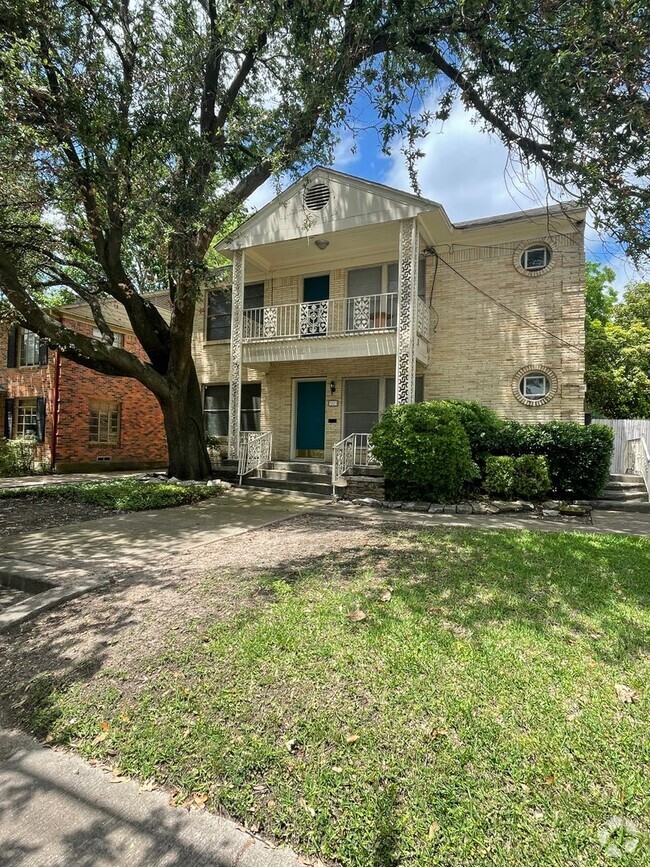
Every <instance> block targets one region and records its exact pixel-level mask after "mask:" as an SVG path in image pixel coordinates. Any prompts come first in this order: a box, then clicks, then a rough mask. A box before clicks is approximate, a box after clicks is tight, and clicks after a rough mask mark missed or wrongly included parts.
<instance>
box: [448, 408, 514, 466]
mask: <svg viewBox="0 0 650 867" xmlns="http://www.w3.org/2000/svg"><path fill="white" fill-rule="evenodd" d="M445 403H446V404H447V405H448V406H450V407H451V408H452V409H453V410H454V412H455V413H456V417H457V418H458V421H459V422H460V423H461V424H462V426H463V428H464V429H465V433H466V434H467V436H468V438H469V445H470V448H471V450H472V459H473V460H474V461H475V462H476V463H477V464H478V467H479V470H480V471H481V473H483V472H484V470H485V462H486V459H487V457H488V456H489V455H494V454H498V453H499V451H500V449H501V435H502V431H503V426H504V422H503V419H501V418H499V416H498V415H497V414H496V413H495V412H493V410H491V409H488V408H487V407H486V406H483V405H482V404H480V403H475V402H474V401H471V400H447V401H445Z"/></svg>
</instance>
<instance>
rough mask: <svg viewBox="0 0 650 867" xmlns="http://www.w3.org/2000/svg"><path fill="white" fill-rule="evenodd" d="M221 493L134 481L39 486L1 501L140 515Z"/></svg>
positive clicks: (7, 493) (0, 494)
mask: <svg viewBox="0 0 650 867" xmlns="http://www.w3.org/2000/svg"><path fill="white" fill-rule="evenodd" d="M221 493H222V489H221V488H220V487H219V486H218V485H211V486H210V487H205V486H204V485H171V484H169V483H168V482H160V483H149V482H147V483H146V484H145V483H143V482H138V481H136V480H134V479H119V480H115V481H108V482H81V483H74V484H60V485H59V484H56V485H42V486H33V487H29V486H28V487H24V488H5V489H0V498H1V499H18V498H22V497H28V498H33V497H38V498H42V499H48V500H70V501H73V502H75V503H89V504H92V505H96V506H104V508H106V509H114V510H116V511H120V512H141V511H143V510H145V509H166V508H169V507H171V506H183V505H187V504H188V503H198V502H199V501H200V500H207V499H209V498H210V497H217V496H219V495H220V494H221Z"/></svg>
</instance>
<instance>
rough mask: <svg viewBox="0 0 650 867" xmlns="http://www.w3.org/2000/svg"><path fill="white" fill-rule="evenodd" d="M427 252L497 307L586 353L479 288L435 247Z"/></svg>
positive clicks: (566, 344) (572, 348)
mask: <svg viewBox="0 0 650 867" xmlns="http://www.w3.org/2000/svg"><path fill="white" fill-rule="evenodd" d="M424 252H425V253H427V252H430V253H433V255H434V256H436V258H437V259H439V260H440V261H441V262H442V263H443V265H446V266H447V267H448V268H449V270H450V271H453V272H454V274H456V276H458V277H460V279H461V280H463V281H464V282H465V283H467V285H468V286H471V287H472V289H474V290H475V291H476V292H478V293H479V294H480V295H483V297H484V298H487V299H488V300H489V301H492V303H493V304H496V306H497V307H500V308H501V309H502V310H505V311H506V312H507V313H509V314H510V315H511V316H514V317H516V318H517V319H519V320H520V321H521V322H524V323H525V324H526V325H528V326H530V328H534V329H535V331H539V333H540V334H544V335H546V336H547V337H551V338H552V339H553V340H557V341H558V343H561V344H562V345H563V346H566V347H567V349H571V350H572V351H573V352H577V353H578V355H584V354H585V353H584V350H583V349H580V347H579V346H576V345H575V344H573V343H569V341H568V340H565V339H564V338H563V337H560V336H559V334H554V333H553V332H552V331H549V330H548V328H544V327H543V326H542V325H538V324H537V323H536V322H533V321H532V320H530V319H527V318H526V317H525V316H522V314H521V313H517V311H516V310H513V309H512V307H508V305H507V304H504V303H503V302H502V301H498V300H497V299H496V298H495V297H494V296H493V295H490V293H489V292H486V291H485V290H484V289H481V288H479V287H478V286H477V285H476V283H472V281H471V280H469V279H468V278H467V277H465V275H464V274H462V273H461V272H460V271H459V270H458V269H457V268H454V266H453V265H452V264H451V263H450V262H448V261H447V260H446V259H445V258H444V257H443V256H441V255H440V254H439V253H438V252H437V251H436V249H435V247H427V248H426V249H425V250H424Z"/></svg>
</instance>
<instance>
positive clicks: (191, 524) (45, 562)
mask: <svg viewBox="0 0 650 867" xmlns="http://www.w3.org/2000/svg"><path fill="white" fill-rule="evenodd" d="M319 505H321V501H318V500H314V499H312V498H309V497H305V496H302V495H301V494H266V493H262V492H258V491H251V490H243V489H236V488H235V489H231V490H230V491H228V492H227V493H226V494H224V495H223V496H221V497H216V498H214V499H210V500H204V501H203V502H201V503H196V504H194V505H191V506H180V507H178V508H174V509H157V510H154V511H149V512H128V513H126V514H123V515H114V516H111V517H108V518H100V519H98V520H96V521H86V522H84V523H81V524H74V525H71V526H63V527H54V528H51V529H48V530H43V531H42V532H38V533H26V534H23V535H20V536H14V537H11V536H4V537H1V538H0V576H2V575H4V576H5V577H6V578H10V579H11V580H12V581H13V582H14V584H13V586H18V585H17V584H16V582H17V581H19V580H20V579H22V578H31V579H33V580H37V579H39V580H44V581H46V582H49V583H50V584H51V585H56V589H52V590H47V591H46V592H44V593H38V594H37V595H35V596H31V597H29V598H28V599H26V600H24V601H22V602H20V603H18V604H17V605H13V606H11V608H7V609H5V610H4V611H2V612H0V630H2V629H6V628H8V627H9V626H10V625H13V624H15V623H20V622H22V621H23V620H26V619H29V618H30V617H32V616H34V615H35V614H36V613H40V612H41V611H45V610H47V609H48V608H52V607H54V605H58V604H60V603H61V602H62V601H66V600H68V599H73V598H74V597H75V596H79V595H81V594H82V593H85V592H87V591H88V590H91V589H96V588H98V587H101V586H104V585H105V584H107V583H108V582H109V581H110V579H111V578H112V577H113V576H114V575H115V574H116V573H118V572H122V571H125V570H128V569H138V568H140V569H143V570H145V569H150V568H151V567H152V566H157V565H159V564H160V565H162V563H164V562H165V561H166V560H169V559H170V558H171V557H178V556H184V555H191V552H192V550H193V549H195V548H199V547H204V546H207V545H217V544H218V543H219V542H221V541H222V540H223V539H227V538H229V537H231V536H236V535H238V534H240V533H247V532H248V531H249V530H255V529H258V528H260V527H263V526H265V525H266V524H272V523H275V522H276V521H281V520H284V519H286V518H290V517H292V516H293V515H296V514H299V513H303V512H305V511H307V510H310V509H314V508H316V507H317V506H319Z"/></svg>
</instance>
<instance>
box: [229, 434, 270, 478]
mask: <svg viewBox="0 0 650 867" xmlns="http://www.w3.org/2000/svg"><path fill="white" fill-rule="evenodd" d="M272 446H273V434H272V432H271V431H270V430H266V431H247V430H242V431H240V432H239V466H238V468H237V473H238V475H239V484H240V485H241V482H242V479H243V477H244V476H246V475H248V473H252V472H253V470H257V469H258V468H259V467H261V466H263V465H264V464H267V463H269V461H270V460H271V449H272Z"/></svg>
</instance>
